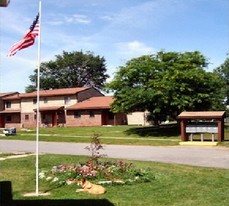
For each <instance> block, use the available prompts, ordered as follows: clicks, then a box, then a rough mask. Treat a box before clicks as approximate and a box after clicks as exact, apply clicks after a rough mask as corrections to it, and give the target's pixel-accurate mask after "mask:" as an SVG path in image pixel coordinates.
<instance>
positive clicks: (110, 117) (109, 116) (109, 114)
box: [108, 112, 114, 120]
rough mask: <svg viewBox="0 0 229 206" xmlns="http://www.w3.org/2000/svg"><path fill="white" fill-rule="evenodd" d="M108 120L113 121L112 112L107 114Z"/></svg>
mask: <svg viewBox="0 0 229 206" xmlns="http://www.w3.org/2000/svg"><path fill="white" fill-rule="evenodd" d="M108 119H110V120H112V119H114V114H113V113H112V112H108Z"/></svg>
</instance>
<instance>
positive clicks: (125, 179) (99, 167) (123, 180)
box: [39, 160, 154, 185]
mask: <svg viewBox="0 0 229 206" xmlns="http://www.w3.org/2000/svg"><path fill="white" fill-rule="evenodd" d="M39 178H40V179H42V180H45V181H47V182H49V183H50V184H57V185H69V184H72V183H75V182H77V181H78V180H82V179H87V180H90V181H92V182H94V183H96V184H113V185H116V184H132V183H139V182H150V181H151V180H152V179H154V176H153V174H152V173H151V171H150V170H147V169H146V170H143V169H138V168H135V167H134V165H133V164H132V163H127V162H124V161H116V162H112V161H104V162H99V163H98V164H94V163H93V162H92V161H90V160H89V161H88V162H86V163H78V164H73V165H64V164H63V165H57V166H53V167H52V168H51V169H50V170H48V171H41V172H40V173H39Z"/></svg>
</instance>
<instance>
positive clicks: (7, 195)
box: [0, 181, 114, 206]
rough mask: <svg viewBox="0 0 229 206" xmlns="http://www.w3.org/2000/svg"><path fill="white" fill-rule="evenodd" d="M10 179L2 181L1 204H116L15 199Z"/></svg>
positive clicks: (101, 201) (55, 205)
mask: <svg viewBox="0 0 229 206" xmlns="http://www.w3.org/2000/svg"><path fill="white" fill-rule="evenodd" d="M12 194H13V193H12V184H11V182H10V181H0V205H1V206H75V205H76V206H77V205H80V206H97V205H101V206H114V204H113V203H111V202H110V201H108V200H107V199H76V200H75V199H63V200H62V199H58V200H53V199H42V200H40V199H36V200H34V199H33V200H14V199H13V195H12Z"/></svg>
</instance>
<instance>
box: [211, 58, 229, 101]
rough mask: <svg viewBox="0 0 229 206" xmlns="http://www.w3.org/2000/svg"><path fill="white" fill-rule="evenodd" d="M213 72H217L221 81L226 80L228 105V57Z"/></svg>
mask: <svg viewBox="0 0 229 206" xmlns="http://www.w3.org/2000/svg"><path fill="white" fill-rule="evenodd" d="M214 72H216V73H218V74H219V75H220V76H221V77H222V79H223V81H225V82H226V87H225V90H226V97H225V98H226V104H227V105H229V57H228V58H226V60H225V61H224V63H223V64H221V65H220V66H219V67H218V68H216V69H215V70H214Z"/></svg>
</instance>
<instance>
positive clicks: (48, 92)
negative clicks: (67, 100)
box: [3, 87, 90, 100]
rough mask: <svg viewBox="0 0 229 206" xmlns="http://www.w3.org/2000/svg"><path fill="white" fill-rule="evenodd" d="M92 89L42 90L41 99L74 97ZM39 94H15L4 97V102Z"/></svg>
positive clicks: (34, 96) (33, 96)
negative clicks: (63, 96) (64, 96)
mask: <svg viewBox="0 0 229 206" xmlns="http://www.w3.org/2000/svg"><path fill="white" fill-rule="evenodd" d="M89 88H90V87H75V88H63V89H52V90H51V89H50V90H41V91H40V97H50V96H62V95H74V94H77V93H78V92H81V91H84V90H87V89H89ZM36 97H37V92H36V91H35V92H30V93H21V94H15V95H12V96H8V97H4V98H3V99H4V100H15V99H21V98H36Z"/></svg>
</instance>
